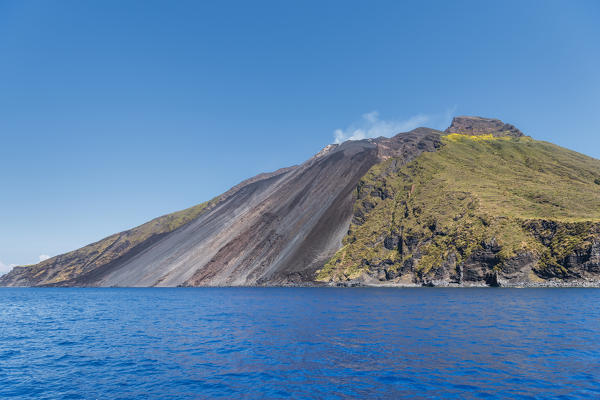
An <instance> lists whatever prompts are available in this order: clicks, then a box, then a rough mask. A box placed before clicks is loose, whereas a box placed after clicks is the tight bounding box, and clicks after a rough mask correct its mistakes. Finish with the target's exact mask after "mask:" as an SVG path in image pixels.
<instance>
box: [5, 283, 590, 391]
mask: <svg viewBox="0 0 600 400" xmlns="http://www.w3.org/2000/svg"><path fill="white" fill-rule="evenodd" d="M0 338H1V341H0V398H2V399H7V398H23V399H27V398H31V399H117V398H119V399H204V398H227V399H232V398H248V399H264V398H266V399H286V398H294V399H303V398H304V399H312V398H323V399H346V398H381V399H396V398H423V399H427V398H432V399H433V398H451V399H455V398H465V399H505V398H519V399H520V398H532V399H533V398H539V399H547V398H557V399H558V398H561V399H562V398H564V399H566V398H586V399H588V398H600V290H596V289H491V288H487V289H483V288H482V289H437V288H418V289H417V288H415V289H391V288H390V289H376V288H343V289H342V288H340V289H334V288H197V289H187V288H186V289H183V288H178V289H81V288H78V289H75V288H73V289H67V288H65V289H63V288H47V289H16V288H5V289H0Z"/></svg>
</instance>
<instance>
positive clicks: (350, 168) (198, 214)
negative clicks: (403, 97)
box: [0, 128, 441, 286]
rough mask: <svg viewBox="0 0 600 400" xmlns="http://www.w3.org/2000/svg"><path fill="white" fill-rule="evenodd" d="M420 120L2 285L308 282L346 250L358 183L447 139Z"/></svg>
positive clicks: (30, 269)
mask: <svg viewBox="0 0 600 400" xmlns="http://www.w3.org/2000/svg"><path fill="white" fill-rule="evenodd" d="M440 137H441V132H439V131H435V130H432V129H427V128H418V129H416V130H413V131H411V132H407V133H403V134H399V135H397V136H395V137H393V138H378V139H369V140H362V141H349V142H345V143H343V144H341V145H330V146H327V147H326V148H325V149H323V150H322V151H321V152H320V153H318V154H317V155H315V156H314V157H313V158H311V159H310V160H308V161H306V162H305V163H303V164H301V165H298V166H294V167H290V168H285V169H282V170H279V171H276V172H274V173H269V174H262V175H259V176H257V177H254V178H252V179H249V180H248V181H245V182H242V183H241V184H239V185H237V186H236V187H234V188H232V189H231V190H230V191H228V192H227V193H225V194H223V195H222V196H219V197H218V198H216V199H213V200H211V201H209V202H207V203H204V204H201V205H198V206H196V207H192V208H190V209H188V210H184V211H180V212H178V213H174V214H170V215H166V216H163V217H160V218H157V219H155V220H153V221H150V222H148V223H147V224H144V225H141V226H139V227H137V228H134V229H131V230H129V231H125V232H122V233H119V234H115V235H112V236H110V237H108V238H105V239H103V240H100V241H99V242H96V243H93V244H90V245H88V246H85V247H83V248H81V249H79V250H75V251H72V252H70V253H66V254H62V255H59V256H56V257H53V258H50V259H48V260H46V261H43V262H41V263H39V264H36V265H32V266H22V267H15V268H14V269H13V270H12V271H11V272H10V273H8V274H6V275H4V276H3V277H1V278H0V285H3V286H224V285H287V284H306V283H310V282H312V281H313V280H314V276H315V271H316V270H317V269H318V268H320V267H322V266H323V264H324V263H325V262H326V261H327V260H328V259H329V258H331V257H332V256H333V255H334V254H335V252H336V251H337V250H338V249H339V248H340V246H341V241H342V238H343V237H344V236H345V235H346V233H347V230H348V226H349V224H350V220H351V218H352V215H353V204H354V201H355V194H356V187H357V185H358V182H359V181H360V180H361V178H362V177H363V176H364V175H365V173H367V171H368V170H369V169H370V168H371V167H372V166H373V165H375V164H377V163H380V162H382V161H383V160H385V159H388V158H391V157H393V158H394V160H396V161H395V162H397V163H399V164H403V163H406V162H409V161H412V160H413V159H414V158H416V157H417V156H419V155H420V154H421V153H422V152H424V151H435V150H436V149H437V148H438V147H439V146H441V141H440Z"/></svg>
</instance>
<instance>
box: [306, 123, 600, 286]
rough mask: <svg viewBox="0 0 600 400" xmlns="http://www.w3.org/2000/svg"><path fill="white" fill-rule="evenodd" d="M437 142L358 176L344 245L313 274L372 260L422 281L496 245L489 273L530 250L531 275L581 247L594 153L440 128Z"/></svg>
mask: <svg viewBox="0 0 600 400" xmlns="http://www.w3.org/2000/svg"><path fill="white" fill-rule="evenodd" d="M443 142H444V146H443V147H442V149H441V150H439V151H437V152H434V153H423V154H422V155H421V156H420V157H419V158H418V159H417V160H415V161H414V162H412V163H410V164H407V165H405V166H403V167H401V168H397V167H395V161H394V160H393V159H390V160H387V161H386V162H383V163H381V164H378V165H376V166H374V167H373V168H372V169H371V170H370V171H369V172H368V173H367V175H366V176H365V177H364V178H363V180H362V181H361V183H360V185H359V187H358V189H357V201H356V204H355V217H354V220H353V222H352V224H351V226H350V229H349V233H348V235H347V237H346V238H345V239H344V242H343V244H344V246H343V248H342V249H340V250H339V251H338V252H337V254H336V255H335V256H334V257H333V258H332V259H331V260H330V261H329V263H327V264H326V265H325V267H324V268H323V269H321V270H320V271H318V273H317V279H318V280H321V281H344V280H350V279H356V278H358V277H360V276H361V275H363V274H365V273H368V272H369V271H371V270H373V269H374V268H377V267H381V266H385V268H386V270H391V271H394V270H400V269H402V268H406V267H407V266H408V267H409V269H411V271H412V273H413V274H416V275H417V276H418V277H420V278H424V277H427V276H428V275H433V274H435V273H437V272H436V270H439V269H440V268H443V266H444V265H446V266H447V265H449V264H452V265H455V264H456V265H458V264H461V263H464V262H465V261H466V260H468V259H469V257H470V256H472V255H473V254H476V253H477V252H481V251H482V250H484V249H488V248H494V249H499V250H497V251H496V250H495V251H496V252H497V260H498V262H497V264H495V266H494V269H495V270H497V271H500V272H501V271H502V270H503V269H506V268H508V267H509V266H510V264H511V262H513V261H511V260H514V258H515V257H517V256H519V255H523V254H530V255H532V257H533V258H534V259H535V264H536V266H535V268H534V271H535V273H536V274H537V275H538V277H539V276H543V275H544V270H557V269H558V270H561V271H562V270H564V269H565V267H564V262H563V260H564V258H565V257H567V256H568V255H569V254H572V253H573V252H574V251H577V250H579V249H584V248H586V246H587V247H589V246H590V242H591V241H592V240H593V238H594V237H595V235H596V233H597V230H598V224H596V222H598V221H600V161H599V160H596V159H593V158H590V157H587V156H584V155H582V154H579V153H576V152H573V151H570V150H567V149H564V148H561V147H559V146H555V145H553V144H550V143H546V142H540V141H535V140H533V139H531V138H529V137H522V138H510V137H494V136H492V135H484V136H466V135H460V134H449V135H446V136H444V137H443ZM540 221H553V224H551V225H550V226H549V225H548V224H545V223H540ZM548 229H550V230H551V231H552V232H551V233H549V232H545V231H548ZM438 272H439V271H438ZM563 272H565V271H563ZM532 278H533V279H535V277H532Z"/></svg>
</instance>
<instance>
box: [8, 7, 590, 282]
mask: <svg viewBox="0 0 600 400" xmlns="http://www.w3.org/2000/svg"><path fill="white" fill-rule="evenodd" d="M405 3H407V2H397V1H390V2H385V1H373V2H367V1H362V2H353V1H339V2H326V1H315V2H310V1H303V2H292V1H273V2H261V1H255V2H230V1H222V2H221V1H219V2H197V1H193V2H186V1H177V2H169V1H162V2H157V1H144V2H141V1H138V2H136V1H106V0H103V1H56V2H48V1H27V2H23V1H2V0H0V61H1V62H0V139H1V141H0V166H1V168H0V193H1V194H0V270H2V269H4V270H5V269H6V267H7V266H8V265H10V264H26V263H33V262H37V261H38V259H39V257H40V256H43V255H48V256H53V255H57V254H60V253H62V252H65V251H68V250H72V249H75V248H77V247H80V246H82V245H85V244H87V243H90V242H92V241H95V240H98V239H101V238H102V237H104V236H107V235H108V234H111V233H114V232H117V231H120V230H123V229H127V228H130V227H133V226H136V225H139V224H141V223H143V222H145V221H147V220H149V219H151V218H153V217H156V216H159V215H162V214H165V213H168V212H171V211H175V210H178V209H182V208H186V207H188V206H191V205H194V204H196V203H199V202H202V201H204V200H207V199H210V198H212V197H213V196H215V195H217V194H219V193H221V192H223V191H225V190H227V189H228V188H229V187H231V186H233V185H234V184H236V183H238V182H239V181H241V180H243V179H245V178H247V177H250V176H253V175H255V174H257V173H260V172H263V171H270V170H274V169H277V168H279V167H283V166H287V165H292V164H296V163H300V162H302V161H304V160H306V159H307V158H309V157H310V156H311V155H313V154H314V153H316V152H318V151H319V150H320V149H321V148H322V147H323V146H325V145H327V144H328V143H331V142H333V141H334V140H335V138H336V137H335V136H334V135H336V132H337V135H338V138H347V137H349V136H352V132H353V131H354V130H356V129H363V131H365V132H369V131H371V133H381V132H383V133H389V132H390V131H393V130H395V129H403V128H411V127H414V126H416V125H425V126H430V127H433V128H445V127H446V126H447V124H448V123H449V120H450V117H451V116H452V115H458V114H467V115H481V116H488V117H497V118H500V119H502V120H504V121H506V122H510V123H513V124H514V125H516V126H517V127H518V128H520V129H521V130H522V131H524V132H525V133H526V134H529V135H532V136H533V137H535V138H537V139H543V140H548V141H552V142H555V143H557V144H560V145H562V146H565V147H569V148H571V149H574V150H577V151H580V152H583V153H586V154H588V155H591V156H594V157H596V158H600V136H599V135H598V134H599V133H600V128H599V127H600V73H599V72H598V71H600V24H599V23H598V21H600V2H597V1H562V2H554V1H516V2H511V1H503V2H480V1H473V2H467V1H457V2H447V1H439V2H427V1H423V2H412V3H410V4H405Z"/></svg>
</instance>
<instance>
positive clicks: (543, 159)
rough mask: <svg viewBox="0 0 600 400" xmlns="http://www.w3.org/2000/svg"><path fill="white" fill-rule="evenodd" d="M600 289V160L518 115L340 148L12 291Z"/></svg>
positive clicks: (4, 281) (21, 281) (147, 227)
mask: <svg viewBox="0 0 600 400" xmlns="http://www.w3.org/2000/svg"><path fill="white" fill-rule="evenodd" d="M306 284H324V285H399V286H405V285H410V286H412V285H433V286H474V285H475V286H482V285H487V286H589V285H593V286H600V161H599V160H595V159H592V158H590V157H586V156H584V155H581V154H578V153H575V152H573V151H569V150H566V149H564V148H561V147H558V146H555V145H552V144H550V143H545V142H539V141H535V140H533V139H531V138H529V137H526V136H524V135H523V133H522V132H521V131H519V130H518V129H517V128H515V127H514V126H512V125H509V124H505V123H503V122H502V121H499V120H495V119H488V118H480V117H456V118H454V120H453V122H452V125H451V126H450V127H449V128H448V129H447V130H446V133H442V132H439V131H435V130H432V129H427V128H418V129H415V130H413V131H411V132H407V133H401V134H398V135H396V136H394V137H392V138H377V139H368V140H362V141H350V142H345V143H343V144H341V145H329V146H327V147H325V148H324V149H323V150H322V151H321V152H319V153H318V154H317V155H315V156H314V157H312V158H311V159H310V160H308V161H306V162H305V163H303V164H301V165H297V166H293V167H290V168H284V169H281V170H278V171H275V172H273V173H268V174H261V175H258V176H256V177H254V178H251V179H248V180H247V181H244V182H242V183H240V184H239V185H237V186H235V187H233V188H232V189H231V190H229V191H228V192H226V193H224V194H223V195H221V196H219V197H217V198H215V199H213V200H211V201H209V202H206V203H203V204H200V205H198V206H195V207H192V208H190V209H187V210H183V211H180V212H177V213H173V214H169V215H166V216H163V217H160V218H157V219H155V220H152V221H150V222H148V223H146V224H144V225H141V226H139V227H137V228H134V229H131V230H129V231H125V232H121V233H119V234H115V235H112V236H110V237H108V238H105V239H103V240H101V241H98V242H96V243H92V244H90V245H88V246H85V247H83V248H81V249H78V250H75V251H73V252H70V253H67V254H63V255H59V256H57V257H53V258H51V259H49V260H46V261H44V262H42V263H39V264H36V265H33V266H25V267H16V268H14V269H13V270H12V271H11V272H10V273H9V274H7V275H5V276H3V277H0V285H4V286H47V285H51V286H52V285H53V286H229V285H306Z"/></svg>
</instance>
